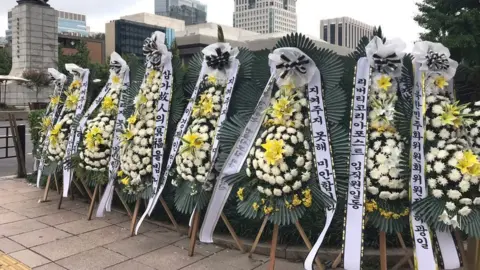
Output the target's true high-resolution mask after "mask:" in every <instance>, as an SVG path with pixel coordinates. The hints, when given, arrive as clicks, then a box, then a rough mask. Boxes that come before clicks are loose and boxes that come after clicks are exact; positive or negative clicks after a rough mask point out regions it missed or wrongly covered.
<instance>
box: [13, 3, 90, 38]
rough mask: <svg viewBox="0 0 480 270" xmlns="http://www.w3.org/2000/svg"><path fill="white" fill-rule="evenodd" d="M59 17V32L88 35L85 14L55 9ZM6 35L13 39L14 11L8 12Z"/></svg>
mask: <svg viewBox="0 0 480 270" xmlns="http://www.w3.org/2000/svg"><path fill="white" fill-rule="evenodd" d="M55 14H56V17H57V18H58V33H59V34H68V35H74V36H88V28H87V18H86V16H85V15H82V14H77V13H71V12H65V11H59V10H55ZM5 36H6V38H7V40H8V41H9V42H11V41H12V11H11V10H10V11H9V12H8V29H7V30H6V31H5Z"/></svg>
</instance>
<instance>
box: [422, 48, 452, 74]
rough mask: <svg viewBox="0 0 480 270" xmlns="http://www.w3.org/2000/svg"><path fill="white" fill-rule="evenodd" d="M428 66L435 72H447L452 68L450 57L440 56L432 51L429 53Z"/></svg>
mask: <svg viewBox="0 0 480 270" xmlns="http://www.w3.org/2000/svg"><path fill="white" fill-rule="evenodd" d="M427 66H428V68H429V69H431V70H434V71H440V70H447V69H448V68H449V67H450V64H449V63H448V57H447V56H446V55H445V54H444V53H442V54H439V53H437V52H434V51H432V50H429V51H428V52H427Z"/></svg>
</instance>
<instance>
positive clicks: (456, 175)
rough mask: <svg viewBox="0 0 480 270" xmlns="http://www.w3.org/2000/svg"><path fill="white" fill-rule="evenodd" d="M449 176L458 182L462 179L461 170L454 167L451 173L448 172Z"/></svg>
mask: <svg viewBox="0 0 480 270" xmlns="http://www.w3.org/2000/svg"><path fill="white" fill-rule="evenodd" d="M448 178H449V179H450V180H451V181H454V182H457V181H459V180H460V178H462V174H461V173H460V171H458V170H457V169H452V170H451V171H450V173H449V174H448Z"/></svg>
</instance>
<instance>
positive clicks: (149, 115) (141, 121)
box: [120, 69, 162, 194]
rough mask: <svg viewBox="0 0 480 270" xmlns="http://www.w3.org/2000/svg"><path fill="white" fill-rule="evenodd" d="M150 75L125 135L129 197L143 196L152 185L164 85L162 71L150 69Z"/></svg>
mask: <svg viewBox="0 0 480 270" xmlns="http://www.w3.org/2000/svg"><path fill="white" fill-rule="evenodd" d="M147 73H148V75H147V76H146V79H145V81H144V82H143V83H142V85H141V86H140V92H139V93H138V95H137V97H136V98H135V106H136V108H135V112H134V114H133V115H132V116H131V117H130V118H128V120H127V122H128V127H127V129H126V131H125V133H124V134H123V135H122V140H123V141H122V143H123V147H122V151H121V158H120V164H121V165H120V168H121V173H120V175H121V176H120V182H121V183H122V184H123V186H124V191H126V192H127V193H129V194H134V193H139V192H141V191H143V190H144V189H145V188H146V187H147V186H149V185H150V184H151V179H150V178H148V177H147V176H148V175H149V174H151V173H152V143H153V137H154V133H155V109H156V106H157V101H158V99H159V97H160V87H161V84H162V81H161V75H162V73H161V72H160V71H157V70H155V69H147Z"/></svg>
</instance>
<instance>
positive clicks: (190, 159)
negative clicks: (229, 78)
mask: <svg viewBox="0 0 480 270" xmlns="http://www.w3.org/2000/svg"><path fill="white" fill-rule="evenodd" d="M225 86H226V85H225V84H224V83H223V81H222V82H220V81H217V80H216V77H212V76H210V77H209V78H208V79H207V81H205V82H204V87H205V89H206V90H205V91H203V93H201V94H200V96H199V97H198V98H197V101H196V102H195V104H194V106H193V112H192V117H191V122H190V124H189V126H188V131H187V133H186V134H185V135H184V136H183V138H182V141H183V142H182V146H181V148H180V152H179V154H177V156H176V157H175V162H176V168H175V170H176V173H177V174H176V176H175V177H174V178H173V180H172V185H173V186H179V185H180V184H181V183H182V182H184V181H186V182H188V183H190V187H191V192H190V195H191V196H193V195H195V194H197V193H198V192H199V187H198V185H201V188H202V189H203V190H205V191H211V190H212V188H213V184H212V181H213V180H214V179H215V173H214V172H212V163H211V155H212V145H213V140H214V138H215V133H216V129H217V123H218V117H219V116H220V112H221V109H222V103H223V99H224V90H225Z"/></svg>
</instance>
